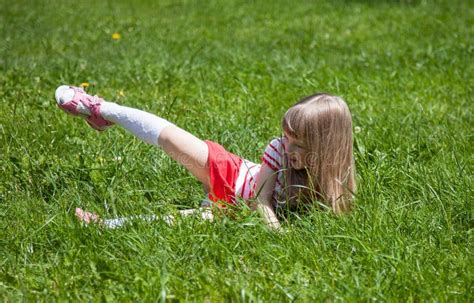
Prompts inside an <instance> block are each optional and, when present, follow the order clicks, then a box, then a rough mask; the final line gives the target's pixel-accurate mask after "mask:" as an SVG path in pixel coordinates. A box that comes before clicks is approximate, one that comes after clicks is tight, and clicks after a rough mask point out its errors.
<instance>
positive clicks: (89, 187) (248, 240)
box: [0, 0, 474, 302]
mask: <svg viewBox="0 0 474 303" xmlns="http://www.w3.org/2000/svg"><path fill="white" fill-rule="evenodd" d="M0 4H1V7H0V33H1V34H0V35H1V36H0V142H1V143H0V299H1V300H2V301H11V302H15V301H19V300H22V301H36V300H41V301H42V300H44V301H51V300H58V301H63V300H84V301H89V300H93V301H116V300H119V301H141V300H145V301H156V300H163V301H164V300H185V301H188V300H189V301H206V302H209V301H212V302H215V301H217V302H219V301H227V300H232V301H265V302H278V301H307V302H310V301H441V302H453V301H459V302H463V301H464V302H472V301H473V299H474V297H473V295H472V292H473V288H474V287H473V274H474V270H473V233H472V230H473V188H472V187H473V176H472V174H473V170H472V169H473V143H474V142H473V117H472V114H473V98H472V95H473V87H474V81H473V79H474V77H473V76H474V75H473V63H472V62H473V51H474V46H473V45H474V43H473V42H474V38H473V37H474V30H473V18H474V5H473V3H472V2H471V1H458V0H455V1H428V0H426V1H388V0H387V1H375V0H374V1H363V0H359V1H357V0H353V1H350V0H347V1H342V0H334V1H280V0H276V1H130V2H129V1H33V0H32V1H5V0H0ZM114 33H118V34H119V35H120V39H113V38H112V36H113V34H114ZM116 36H117V35H115V36H114V37H115V38H117V37H116ZM81 83H88V84H89V87H88V91H89V92H91V93H93V94H95V93H98V94H99V95H100V96H102V97H105V98H106V99H109V100H115V101H116V102H118V103H121V104H125V105H129V106H134V107H139V108H142V109H145V110H148V111H151V112H154V113H156V114H158V115H161V116H164V117H165V118H167V119H169V120H171V121H173V122H175V123H176V124H178V125H179V126H181V127H183V128H185V129H187V130H189V131H191V132H193V133H194V134H196V135H197V136H199V137H201V138H203V139H210V140H214V141H217V142H219V143H221V144H222V145H224V146H225V147H226V148H228V149H229V150H230V151H232V152H234V153H236V154H239V155H242V156H244V157H246V158H248V159H250V160H253V161H259V158H260V155H261V153H262V152H263V149H264V147H265V146H266V144H267V143H268V142H269V140H270V139H272V138H273V137H275V136H278V135H279V134H280V132H281V130H280V118H281V116H282V114H283V113H284V112H285V110H286V109H287V108H288V107H289V106H290V105H291V104H293V103H294V102H296V101H297V100H299V99H300V98H301V97H303V96H306V95H309V94H312V93H314V92H317V91H325V92H331V93H333V94H336V95H340V96H342V97H343V98H344V99H345V100H347V102H348V104H349V106H350V108H351V111H352V114H353V121H354V136H355V157H356V166H357V180H358V188H359V189H358V193H357V200H356V207H355V209H354V211H353V212H352V213H351V214H349V215H346V216H341V217H336V216H333V215H331V214H328V213H324V212H320V211H317V210H315V211H312V212H311V213H310V214H308V215H306V216H304V217H301V218H291V219H289V220H288V222H286V223H284V227H285V229H286V233H283V234H276V233H273V232H270V231H268V230H267V228H266V227H265V226H264V225H263V224H261V223H260V221H259V218H258V216H256V215H254V214H250V213H248V212H245V211H243V212H242V213H239V214H238V215H237V216H236V218H234V219H230V218H225V217H222V218H220V219H219V220H217V221H216V222H213V223H209V222H200V221H198V220H195V219H192V218H190V219H185V220H181V221H180V222H179V223H178V224H177V225H175V226H173V227H169V226H167V225H166V223H164V222H160V221H159V222H154V223H152V224H150V223H144V222H136V223H134V224H132V225H130V226H127V227H125V228H123V229H120V230H106V229H103V228H100V227H97V226H90V227H87V228H86V227H83V226H81V225H80V224H78V223H77V222H76V220H75V218H74V209H75V207H83V208H85V209H89V210H92V211H95V212H97V213H99V214H100V215H101V216H103V217H106V218H109V217H110V218H111V217H115V216H127V215H135V214H165V213H169V212H173V211H175V210H177V209H180V208H189V207H197V206H199V203H200V200H201V199H202V198H203V193H202V189H201V187H200V186H199V184H198V183H197V182H196V181H195V180H194V179H193V178H192V177H191V176H190V175H189V174H188V173H187V172H186V171H185V170H184V169H183V168H180V167H179V166H178V165H177V164H175V163H173V162H172V161H171V160H170V159H168V158H167V157H166V156H165V155H164V154H163V152H162V151H160V150H159V149H156V148H154V147H151V146H147V145H145V144H144V143H141V142H140V141H139V140H137V139H134V138H133V137H132V136H131V135H129V134H128V133H126V132H125V131H124V130H122V129H119V128H114V129H111V130H109V131H107V132H104V133H98V132H95V131H94V130H92V129H91V128H89V127H88V126H87V125H86V124H85V123H84V121H82V120H81V119H78V118H73V117H71V116H68V115H66V114H65V113H63V112H62V111H60V110H59V109H58V108H57V107H56V105H55V101H54V91H55V88H56V87H57V86H58V85H60V84H73V85H80V84H81Z"/></svg>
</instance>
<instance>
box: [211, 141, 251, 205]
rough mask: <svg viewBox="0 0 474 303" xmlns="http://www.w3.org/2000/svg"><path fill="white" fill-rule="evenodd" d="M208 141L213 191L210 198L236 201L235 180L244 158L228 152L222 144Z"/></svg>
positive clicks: (230, 201)
mask: <svg viewBox="0 0 474 303" xmlns="http://www.w3.org/2000/svg"><path fill="white" fill-rule="evenodd" d="M204 142H206V144H207V146H208V148H209V155H208V164H209V177H210V186H211V191H210V193H209V195H208V196H209V199H210V200H211V201H213V202H217V201H222V202H226V203H230V204H234V203H235V182H236V181H237V177H238V176H239V170H240V165H241V164H242V159H241V158H240V157H239V156H236V155H234V154H233V153H231V152H228V151H227V150H226V149H225V148H224V147H222V146H221V145H219V144H217V143H215V142H212V141H207V140H206V141H204Z"/></svg>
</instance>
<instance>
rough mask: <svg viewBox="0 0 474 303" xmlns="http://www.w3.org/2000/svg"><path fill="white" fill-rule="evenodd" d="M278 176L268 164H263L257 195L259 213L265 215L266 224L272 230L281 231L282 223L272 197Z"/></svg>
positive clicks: (258, 179) (259, 175)
mask: <svg viewBox="0 0 474 303" xmlns="http://www.w3.org/2000/svg"><path fill="white" fill-rule="evenodd" d="M276 178H277V174H276V173H275V171H274V170H273V169H271V168H270V167H269V166H268V165H267V164H265V162H264V163H262V168H261V169H260V172H259V173H258V177H257V185H256V191H255V193H256V194H257V211H259V212H260V213H261V214H262V215H263V219H264V220H265V223H267V224H268V226H269V227H270V228H273V229H280V222H278V218H277V216H276V214H275V211H274V210H273V206H272V203H271V201H272V196H273V190H274V187H275V181H276Z"/></svg>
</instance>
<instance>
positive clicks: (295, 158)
mask: <svg viewBox="0 0 474 303" xmlns="http://www.w3.org/2000/svg"><path fill="white" fill-rule="evenodd" d="M283 142H284V146H285V153H286V155H287V156H288V165H289V166H290V167H291V168H293V169H296V170H298V169H303V168H304V167H305V166H306V162H305V159H306V154H307V149H306V148H307V147H306V145H305V143H304V142H303V141H302V140H298V139H295V138H293V137H291V136H290V135H289V134H288V133H286V132H284V135H283Z"/></svg>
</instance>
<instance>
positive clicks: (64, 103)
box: [55, 85, 356, 228]
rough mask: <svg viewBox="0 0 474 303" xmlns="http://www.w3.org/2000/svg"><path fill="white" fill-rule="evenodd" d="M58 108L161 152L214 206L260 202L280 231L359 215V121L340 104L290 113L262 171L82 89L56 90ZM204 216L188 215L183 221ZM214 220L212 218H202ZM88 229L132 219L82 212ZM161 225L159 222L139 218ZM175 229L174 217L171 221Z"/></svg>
mask: <svg viewBox="0 0 474 303" xmlns="http://www.w3.org/2000/svg"><path fill="white" fill-rule="evenodd" d="M55 96H56V101H57V104H58V106H59V107H60V108H61V109H63V110H64V111H66V112H68V113H69V114H72V115H75V116H80V117H82V118H84V119H86V121H87V123H88V124H89V125H90V126H91V127H93V128H94V129H96V130H99V131H103V130H105V129H106V128H108V127H110V126H112V125H114V124H117V125H120V126H122V127H124V128H125V129H127V130H128V131H130V132H131V133H132V134H134V135H135V136H137V137H138V138H140V139H141V140H143V141H145V142H147V143H149V144H152V145H155V146H158V147H161V148H162V149H163V150H164V151H165V153H167V154H168V155H169V156H170V157H171V158H173V159H174V160H176V161H177V162H179V163H180V164H181V165H183V166H184V167H186V168H187V169H188V170H189V172H190V173H191V174H192V175H194V176H195V177H196V178H197V179H198V180H199V181H200V182H201V183H202V184H203V187H204V189H205V190H206V192H207V193H208V199H209V200H210V201H212V204H213V205H217V206H219V207H221V208H225V207H226V206H227V205H233V204H235V203H236V200H237V199H239V198H240V199H243V200H249V199H253V200H255V201H256V203H254V205H255V207H254V209H255V210H257V211H259V212H260V213H261V214H262V216H263V218H264V220H265V222H266V223H267V224H268V225H269V226H270V227H272V228H279V227H280V223H279V221H278V217H277V214H278V213H279V212H280V211H281V210H283V209H286V210H290V211H292V210H297V209H301V208H305V207H306V206H309V205H312V204H317V205H321V206H324V207H325V208H327V209H329V210H331V211H333V212H334V213H337V214H339V213H343V212H347V211H349V210H350V208H351V203H352V200H353V194H354V192H355V188H356V183H355V179H354V171H355V165H354V157H353V152H352V119H351V114H350V111H349V108H348V107H347V104H346V103H345V102H344V101H343V100H342V99H341V98H339V97H336V96H331V95H328V94H315V95H312V96H309V97H306V98H303V99H302V100H300V101H299V102H297V103H296V104H295V105H293V106H292V107H290V109H288V111H287V112H286V113H285V115H284V116H283V119H282V131H283V136H282V137H279V138H276V139H273V140H272V141H271V142H270V143H269V144H268V146H267V147H266V149H265V152H264V153H263V156H262V163H261V164H256V163H252V162H250V161H248V160H245V159H243V158H241V157H239V156H236V155H234V154H232V153H230V152H228V151H227V150H225V149H224V148H223V147H222V146H221V145H219V144H217V143H215V142H212V141H207V140H206V141H203V140H201V139H199V138H197V137H195V136H194V135H192V134H190V133H189V132H187V131H185V130H184V129H182V128H179V127H178V126H176V125H174V124H173V123H171V122H169V121H167V120H165V119H163V118H160V117H157V116H155V115H153V114H151V113H148V112H144V111H141V110H138V109H135V108H130V107H125V106H121V105H118V104H116V103H112V102H107V101H104V100H103V99H101V98H99V97H97V96H90V95H88V94H87V93H86V92H85V91H84V90H82V89H81V88H78V87H70V86H65V85H63V86H60V87H58V88H57V89H56V94H55ZM196 212H197V210H186V211H182V212H181V214H182V215H189V214H192V213H196ZM200 214H201V216H202V217H203V218H204V219H211V220H212V213H211V212H210V211H209V210H204V211H201V212H200ZM76 215H77V216H78V218H79V219H80V220H83V221H85V222H86V223H88V222H91V221H96V222H102V223H104V224H105V225H106V226H109V227H116V226H121V225H123V224H124V223H125V222H126V221H127V220H128V219H130V218H128V219H127V218H118V219H109V220H101V219H99V218H98V216H97V215H95V214H92V213H89V212H85V211H83V210H82V209H76ZM136 218H138V219H144V220H154V219H156V218H155V217H154V216H148V217H141V216H138V217H136ZM164 219H165V220H167V221H169V222H171V221H172V220H173V219H172V217H170V216H168V217H166V218H164Z"/></svg>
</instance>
